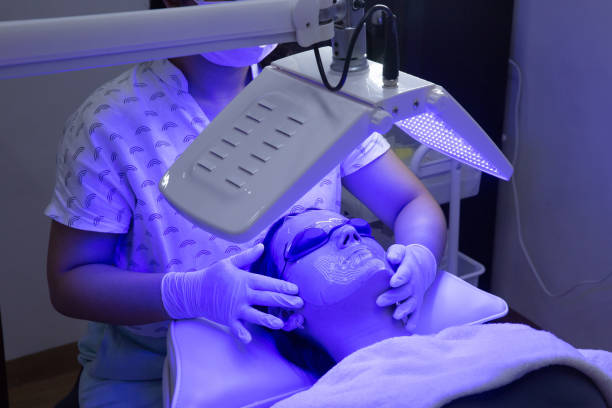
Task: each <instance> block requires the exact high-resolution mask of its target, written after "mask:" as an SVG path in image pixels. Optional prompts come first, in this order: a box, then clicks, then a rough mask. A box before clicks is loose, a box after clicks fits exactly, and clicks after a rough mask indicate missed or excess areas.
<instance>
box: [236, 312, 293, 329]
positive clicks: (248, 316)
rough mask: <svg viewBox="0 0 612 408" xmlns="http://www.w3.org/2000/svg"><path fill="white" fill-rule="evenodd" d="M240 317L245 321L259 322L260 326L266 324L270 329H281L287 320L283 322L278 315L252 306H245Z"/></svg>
mask: <svg viewBox="0 0 612 408" xmlns="http://www.w3.org/2000/svg"><path fill="white" fill-rule="evenodd" d="M239 317H240V319H242V320H244V321H245V322H249V323H253V324H257V325H259V326H265V327H267V328H269V329H274V330H278V329H281V328H282V327H283V326H284V325H285V322H283V321H282V320H281V319H279V318H278V317H275V316H272V315H271V314H268V313H264V312H262V311H260V310H257V309H255V308H252V307H245V308H243V309H242V312H241V313H240V316H239Z"/></svg>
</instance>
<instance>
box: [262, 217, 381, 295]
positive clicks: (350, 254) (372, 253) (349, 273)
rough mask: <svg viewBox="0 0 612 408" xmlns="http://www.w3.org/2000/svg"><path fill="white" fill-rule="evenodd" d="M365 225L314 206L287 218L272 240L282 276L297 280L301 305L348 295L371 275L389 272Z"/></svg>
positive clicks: (276, 261)
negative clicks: (302, 301)
mask: <svg viewBox="0 0 612 408" xmlns="http://www.w3.org/2000/svg"><path fill="white" fill-rule="evenodd" d="M368 230H369V226H368V225H367V224H366V223H363V222H361V223H360V222H357V221H353V220H349V219H347V218H345V217H343V216H342V215H340V214H338V213H335V212H332V211H327V210H314V211H307V212H305V213H302V214H299V215H296V216H293V217H290V218H289V219H288V220H287V221H286V222H285V224H284V225H283V226H282V227H281V229H279V231H278V232H277V233H276V235H275V236H274V239H273V241H272V248H271V249H272V256H273V258H274V261H275V263H276V265H277V266H278V268H279V270H281V271H283V272H282V276H281V278H282V279H285V280H288V281H290V282H293V283H295V284H297V285H298V286H299V288H300V297H302V299H303V300H304V302H305V304H307V305H308V304H310V305H314V306H326V305H333V304H336V303H338V302H341V301H343V300H344V299H346V298H348V297H350V296H351V295H352V294H353V293H355V292H356V291H358V290H359V289H360V288H361V287H363V286H364V285H366V284H367V282H368V281H369V280H370V279H371V278H373V277H374V276H375V275H378V274H383V275H384V276H385V277H386V278H385V279H388V277H389V276H390V275H391V273H392V272H391V268H390V266H389V264H388V263H387V261H386V254H385V251H384V249H383V248H382V247H381V246H380V245H379V244H378V242H376V241H375V240H374V239H373V238H371V237H370V236H369V234H368Z"/></svg>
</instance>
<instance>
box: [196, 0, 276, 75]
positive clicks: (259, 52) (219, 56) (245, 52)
mask: <svg viewBox="0 0 612 408" xmlns="http://www.w3.org/2000/svg"><path fill="white" fill-rule="evenodd" d="M194 1H195V2H196V3H197V4H198V5H200V6H202V5H206V4H211V3H219V1H206V0H194ZM277 45H278V44H268V45H259V46H255V47H245V48H234V49H231V50H222V51H212V52H205V53H203V54H201V55H202V56H203V57H204V58H206V59H207V60H208V61H210V62H212V63H213V64H217V65H222V66H225V67H235V68H242V67H248V66H251V65H253V64H258V63H260V62H261V61H262V60H263V59H264V58H266V57H267V56H268V55H270V53H271V52H272V51H273V50H274V49H275V48H276V46H277Z"/></svg>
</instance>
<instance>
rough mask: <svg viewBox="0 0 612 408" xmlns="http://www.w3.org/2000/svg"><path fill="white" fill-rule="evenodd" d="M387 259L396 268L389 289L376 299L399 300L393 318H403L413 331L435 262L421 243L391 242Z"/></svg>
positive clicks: (433, 275) (387, 303)
mask: <svg viewBox="0 0 612 408" xmlns="http://www.w3.org/2000/svg"><path fill="white" fill-rule="evenodd" d="M387 260H388V261H389V263H390V264H391V265H393V266H394V268H395V273H394V274H393V276H392V277H391V281H390V286H391V288H392V289H389V290H388V291H386V292H385V293H383V294H382V295H380V296H379V297H378V298H377V299H376V304H377V305H378V306H381V307H386V306H390V305H393V304H396V303H397V304H398V306H397V307H396V309H395V312H394V313H393V318H395V319H398V320H400V319H404V318H406V317H407V316H409V317H408V319H407V320H406V324H405V327H406V330H408V331H409V332H411V333H412V332H414V330H415V329H416V325H417V323H418V321H419V312H420V308H421V304H422V303H423V296H424V295H425V292H426V291H427V289H428V288H429V286H430V285H431V284H432V282H433V281H434V279H435V278H436V271H437V269H438V265H437V262H436V257H435V256H434V255H433V254H432V253H431V251H430V250H429V249H428V248H426V247H425V246H423V245H420V244H410V245H401V244H394V245H391V246H390V247H389V249H388V250H387Z"/></svg>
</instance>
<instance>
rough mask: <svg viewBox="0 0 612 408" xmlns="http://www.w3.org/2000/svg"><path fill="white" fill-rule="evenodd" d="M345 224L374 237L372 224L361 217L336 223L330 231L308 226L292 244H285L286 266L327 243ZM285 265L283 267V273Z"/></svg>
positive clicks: (363, 235)
mask: <svg viewBox="0 0 612 408" xmlns="http://www.w3.org/2000/svg"><path fill="white" fill-rule="evenodd" d="M344 225H351V226H353V227H354V228H355V230H356V231H357V233H358V234H359V235H360V236H362V237H369V238H372V228H371V227H370V224H368V222H367V221H366V220H362V219H361V218H351V219H349V220H347V221H346V222H343V223H342V224H338V225H336V226H335V227H333V228H332V229H331V230H330V231H329V232H326V231H325V230H324V229H322V228H317V227H313V228H307V229H305V230H304V231H302V232H300V233H299V234H297V235H296V236H295V238H293V241H292V242H291V244H287V245H286V246H285V253H284V257H285V267H287V263H289V262H295V261H297V260H298V259H300V258H303V257H304V256H306V255H308V254H309V253H311V252H313V251H316V250H317V249H319V248H321V247H322V246H323V245H325V244H327V243H328V242H329V240H330V238H331V236H332V234H333V233H334V231H335V230H337V229H338V228H340V227H342V226H344ZM285 267H283V274H284V271H285Z"/></svg>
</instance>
